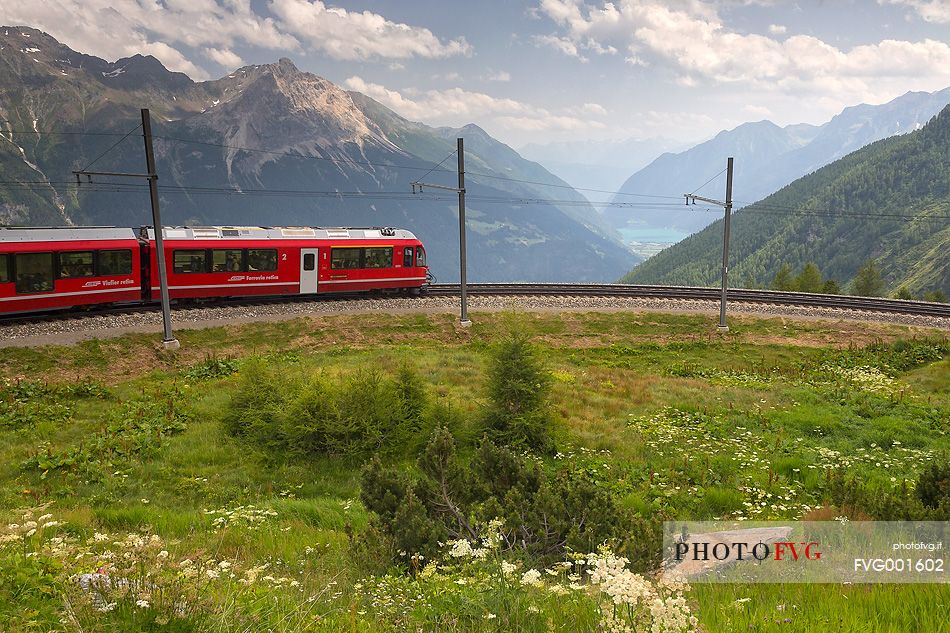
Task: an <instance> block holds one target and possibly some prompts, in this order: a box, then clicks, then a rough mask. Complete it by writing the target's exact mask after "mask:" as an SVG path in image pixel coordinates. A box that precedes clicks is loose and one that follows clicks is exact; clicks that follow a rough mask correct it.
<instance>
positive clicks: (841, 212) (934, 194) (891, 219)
mask: <svg viewBox="0 0 950 633" xmlns="http://www.w3.org/2000/svg"><path fill="white" fill-rule="evenodd" d="M908 216H912V217H908ZM721 249H722V220H721V219H720V220H718V221H716V222H715V223H713V224H711V225H710V226H709V227H707V228H706V229H705V230H703V231H701V232H699V233H697V234H695V235H692V236H690V237H689V238H687V239H685V240H683V241H682V242H680V243H678V244H676V245H674V246H672V247H670V248H669V249H666V250H664V251H662V252H660V253H659V254H657V255H656V256H654V257H652V258H650V259H649V260H647V261H646V262H644V263H643V264H641V265H639V266H637V267H636V268H634V269H633V270H632V271H631V272H630V273H628V274H627V275H625V276H624V278H623V281H625V282H631V283H671V284H689V285H714V284H715V283H717V281H718V279H719V274H720V267H721V265H722V250H721ZM730 255H731V256H730V262H731V266H730V280H731V285H734V286H747V287H752V286H767V285H769V284H770V282H771V281H772V279H773V278H774V277H775V275H776V273H777V272H778V271H779V270H780V269H781V268H782V266H783V265H786V264H787V265H789V266H791V267H792V269H795V270H798V269H801V268H802V267H803V266H804V265H805V264H806V263H807V262H815V263H817V264H818V266H819V268H820V269H821V271H822V273H823V274H824V275H825V276H826V277H831V278H834V279H836V280H838V281H839V282H840V283H841V284H842V285H843V286H845V285H846V284H848V283H850V282H851V281H852V280H853V279H854V276H855V274H856V273H857V271H858V269H859V268H860V267H861V265H862V264H863V263H864V262H866V261H867V260H869V259H874V260H876V262H877V265H878V266H879V267H880V270H881V273H882V275H883V277H884V280H885V282H886V283H887V287H888V289H889V290H894V289H896V288H898V287H905V288H907V289H908V290H910V291H911V292H912V293H914V294H915V295H919V294H922V293H924V292H927V291H934V290H942V291H943V292H944V293H950V106H948V107H946V108H944V110H943V111H942V112H941V113H940V114H938V115H937V116H935V117H934V118H933V119H931V121H930V122H929V123H928V124H927V125H926V126H924V127H923V128H922V129H920V130H918V131H915V132H912V133H910V134H907V135H904V136H898V137H892V138H889V139H885V140H882V141H878V142H876V143H872V144H871V145H868V146H867V147H864V148H862V149H860V150H858V151H856V152H854V153H852V154H849V155H848V156H845V157H844V158H842V159H840V160H838V161H835V162H834V163H832V164H830V165H827V166H825V167H823V168H822V169H819V170H818V171H816V172H814V173H812V174H809V175H808V176H805V177H803V178H801V179H799V180H797V181H795V182H793V183H792V184H790V185H788V186H787V187H785V188H783V189H781V190H779V191H778V192H776V193H774V194H772V195H771V196H769V197H767V198H765V199H764V200H761V201H760V202H757V203H755V204H753V205H751V206H749V207H746V208H744V209H741V210H739V211H738V212H736V214H735V216H734V218H733V220H732V241H731V253H730Z"/></svg>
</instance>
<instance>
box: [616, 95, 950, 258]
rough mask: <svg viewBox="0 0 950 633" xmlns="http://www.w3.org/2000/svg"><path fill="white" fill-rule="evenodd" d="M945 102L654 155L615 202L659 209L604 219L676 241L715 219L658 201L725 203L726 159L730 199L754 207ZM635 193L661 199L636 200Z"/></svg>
mask: <svg viewBox="0 0 950 633" xmlns="http://www.w3.org/2000/svg"><path fill="white" fill-rule="evenodd" d="M948 103H950V88H946V89H944V90H941V91H939V92H934V93H926V92H908V93H907V94H905V95H903V96H901V97H898V98H896V99H894V100H892V101H890V102H888V103H885V104H883V105H867V104H862V105H857V106H853V107H849V108H845V109H844V110H843V111H842V112H841V113H840V114H838V115H836V116H835V117H833V118H832V119H831V120H830V121H828V122H827V123H825V124H823V125H820V126H815V125H809V124H797V125H788V126H785V127H779V126H778V125H776V124H774V123H772V122H771V121H759V122H756V123H744V124H742V125H740V126H738V127H736V128H734V129H732V130H728V131H723V132H720V133H719V134H717V135H716V136H715V137H714V138H712V139H710V140H709V141H706V142H704V143H701V144H699V145H696V146H694V147H692V148H690V149H688V150H686V151H683V152H679V153H666V154H663V155H662V156H659V157H658V158H656V160H654V161H653V162H651V163H650V164H649V165H647V166H646V167H644V168H643V169H641V170H639V171H638V172H636V173H635V174H633V175H632V176H630V178H628V179H627V181H626V182H625V183H624V184H623V186H621V188H620V190H619V193H618V195H616V196H615V197H614V198H613V200H614V202H615V203H619V202H629V201H631V200H638V201H645V200H650V201H654V202H656V203H658V204H657V208H654V209H650V208H637V209H630V208H623V207H608V208H606V209H605V210H604V219H605V221H606V223H607V224H608V225H609V226H611V227H613V228H615V229H617V230H619V231H621V232H622V233H623V234H624V236H625V237H627V238H628V239H638V240H639V241H644V240H643V239H642V236H650V235H657V234H662V238H663V239H665V241H667V242H671V243H672V242H676V241H679V240H680V239H682V238H683V237H685V236H687V235H689V234H692V233H695V232H696V231H698V230H700V229H702V228H703V227H705V226H706V225H708V224H709V223H710V222H712V221H713V220H714V219H715V217H716V216H715V215H711V214H707V213H696V212H695V211H694V210H692V208H689V209H688V208H686V207H685V205H684V206H683V207H676V206H663V205H662V204H659V203H670V202H676V198H677V197H678V196H681V195H682V194H684V193H698V194H699V195H702V196H705V197H708V198H714V199H720V200H721V199H722V198H723V197H724V183H725V176H724V174H722V172H723V171H724V168H725V166H726V157H728V156H733V157H735V175H734V181H733V198H734V200H736V201H737V202H738V203H739V204H749V203H751V202H754V201H756V200H760V199H761V198H764V197H765V196H767V195H769V194H771V193H773V192H775V191H778V190H779V189H780V188H782V187H784V186H785V185H787V184H789V183H790V182H792V181H794V180H796V179H798V178H800V177H802V176H804V175H806V174H808V173H811V172H813V171H815V170H816V169H818V168H820V167H822V166H824V165H827V164H828V163H831V162H832V161H835V160H837V159H839V158H841V157H843V156H845V155H846V154H849V153H851V152H853V151H855V150H857V149H860V148H861V147H864V146H865V145H867V144H869V143H873V142H874V141H877V140H880V139H883V138H886V137H889V136H894V135H897V134H904V133H907V132H911V131H913V130H915V129H919V128H920V127H921V126H922V125H923V124H924V123H926V122H927V121H928V120H929V119H930V118H931V117H933V116H934V115H935V114H937V113H938V112H940V110H941V109H942V108H943V107H944V106H946V105H947V104H948ZM717 174H718V176H717ZM703 183H707V184H705V186H703ZM630 194H635V195H638V196H642V195H647V196H660V197H657V198H652V199H651V198H642V197H636V198H631V196H630ZM662 196H667V197H668V198H664V197H662ZM680 200H681V198H680ZM646 241H650V240H646ZM658 241H659V240H658Z"/></svg>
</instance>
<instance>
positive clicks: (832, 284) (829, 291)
mask: <svg viewBox="0 0 950 633" xmlns="http://www.w3.org/2000/svg"><path fill="white" fill-rule="evenodd" d="M821 291H822V292H823V293H824V294H826V295H840V294H841V286H839V285H838V282H837V281H835V280H834V279H828V280H826V281H825V283H823V284H822V285H821Z"/></svg>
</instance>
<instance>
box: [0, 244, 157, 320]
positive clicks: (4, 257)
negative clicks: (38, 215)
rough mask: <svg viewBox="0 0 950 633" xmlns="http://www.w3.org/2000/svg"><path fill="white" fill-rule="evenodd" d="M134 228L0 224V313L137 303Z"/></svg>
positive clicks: (138, 287) (137, 254)
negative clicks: (15, 226)
mask: <svg viewBox="0 0 950 633" xmlns="http://www.w3.org/2000/svg"><path fill="white" fill-rule="evenodd" d="M140 263H141V262H140V246H139V241H138V239H137V238H136V235H135V232H134V231H133V230H132V229H121V228H98V227H83V228H0V313H12V312H34V311H44V310H54V309H59V308H69V307H73V306H81V305H91V304H96V303H124V302H134V301H141V299H142V271H141V265H140Z"/></svg>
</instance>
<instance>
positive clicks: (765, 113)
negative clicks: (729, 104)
mask: <svg viewBox="0 0 950 633" xmlns="http://www.w3.org/2000/svg"><path fill="white" fill-rule="evenodd" d="M742 110H743V111H744V112H748V113H749V114H751V115H752V116H754V117H757V118H760V119H767V118H769V117H770V116H772V111H771V110H769V109H768V108H766V107H765V106H760V105H751V104H750V105H747V106H744V107H743V108H742Z"/></svg>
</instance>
